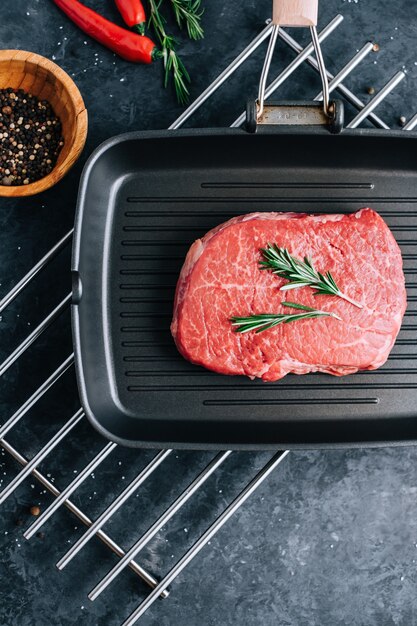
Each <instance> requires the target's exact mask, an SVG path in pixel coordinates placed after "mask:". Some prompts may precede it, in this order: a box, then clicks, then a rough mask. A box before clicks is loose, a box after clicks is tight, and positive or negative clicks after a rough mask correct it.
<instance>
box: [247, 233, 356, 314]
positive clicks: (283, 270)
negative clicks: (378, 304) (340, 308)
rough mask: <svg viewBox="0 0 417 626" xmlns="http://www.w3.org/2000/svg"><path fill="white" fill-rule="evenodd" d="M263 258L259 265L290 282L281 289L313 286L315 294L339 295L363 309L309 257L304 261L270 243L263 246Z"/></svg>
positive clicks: (329, 274)
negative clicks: (318, 268)
mask: <svg viewBox="0 0 417 626" xmlns="http://www.w3.org/2000/svg"><path fill="white" fill-rule="evenodd" d="M261 253H262V257H263V258H262V260H261V261H259V267H260V269H262V270H271V271H272V273H273V274H276V275H277V276H281V277H282V278H287V279H288V280H289V281H290V282H289V283H287V284H286V285H283V286H282V287H281V291H288V290H289V289H298V288H299V287H312V288H313V289H315V290H316V291H315V292H314V295H315V296H316V295H327V296H338V297H339V298H343V300H346V301H347V302H350V304H353V305H354V306H356V307H358V308H359V309H362V308H363V307H362V304H360V303H359V302H356V301H355V300H352V299H351V298H349V296H347V295H346V294H345V293H343V292H342V291H340V289H339V287H338V286H337V285H336V282H335V280H334V278H333V276H332V275H331V273H330V272H326V273H325V274H322V273H321V272H318V271H317V270H316V269H315V268H314V265H313V261H312V259H311V258H309V257H307V256H306V257H304V261H301V260H300V259H296V258H295V257H293V256H291V254H290V253H289V252H288V250H287V249H286V248H279V247H278V246H277V244H268V245H267V247H266V248H261Z"/></svg>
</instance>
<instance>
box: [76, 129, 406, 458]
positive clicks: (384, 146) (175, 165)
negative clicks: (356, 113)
mask: <svg viewBox="0 0 417 626" xmlns="http://www.w3.org/2000/svg"><path fill="white" fill-rule="evenodd" d="M416 148H417V134H415V133H412V132H408V133H403V132H402V131H398V132H395V131H388V132H387V131H380V130H368V129H356V130H348V129H347V130H344V131H343V132H342V133H341V134H340V135H330V134H329V133H328V132H327V131H326V130H324V129H322V128H313V129H309V130H308V131H306V130H304V129H298V128H295V129H294V128H293V129H288V128H285V127H281V128H279V130H277V129H274V128H271V127H269V128H260V129H259V131H258V132H257V133H256V134H249V133H246V132H245V131H244V130H240V129H221V130H219V129H214V130H212V129H198V130H181V131H160V132H136V133H129V134H126V135H121V136H119V137H116V138H113V139H111V140H108V141H107V142H105V143H104V144H102V146H100V147H99V148H98V149H97V150H96V152H95V153H94V154H93V155H92V157H90V159H89V162H88V163H87V165H86V167H85V170H84V173H83V176H82V181H81V186H80V193H79V199H78V208H77V216H76V224H75V237H74V248H73V262H72V271H73V286H74V288H73V305H72V321H73V335H74V344H75V355H76V369H77V377H78V384H79V389H80V395H81V400H82V403H83V406H84V409H85V411H86V414H87V416H88V417H89V419H90V421H91V422H92V423H93V425H94V426H95V427H96V428H97V429H98V430H99V431H100V432H101V433H102V434H104V435H105V436H106V437H108V438H109V439H111V440H113V441H116V442H119V443H121V444H124V445H129V446H136V447H155V446H169V447H171V446H173V447H177V448H181V447H186V448H205V449H208V448H213V449H219V448H221V447H227V448H230V449H246V448H250V449H266V448H270V449H276V448H278V447H281V446H285V447H290V448H291V447H298V446H302V447H319V446H328V447H329V446H330V447H332V446H340V445H361V444H364V445H378V444H384V443H387V442H390V443H391V444H393V443H394V444H395V443H406V442H410V443H411V442H415V441H416V440H417V420H416V417H417V416H416V413H417V409H416V399H417V392H416V390H417V338H416V330H417V266H416V260H417V241H416V228H417V171H416V170H417V160H416V157H415V155H416V154H417V150H416ZM365 206H370V207H371V208H373V209H375V210H376V211H377V212H379V213H380V214H381V216H382V217H383V218H384V219H385V220H386V222H387V223H388V225H389V227H390V228H391V230H392V231H393V233H394V236H395V237H396V239H397V241H398V243H399V245H400V247H401V250H402V254H403V260H404V270H405V276H406V282H407V300H408V306H407V311H406V314H405V317H404V322H403V326H402V329H401V331H400V334H399V336H398V339H397V342H396V344H395V346H394V349H393V351H392V354H391V356H390V358H389V360H388V362H387V363H386V364H385V365H384V366H383V367H382V368H381V369H379V370H376V371H365V372H360V373H357V374H354V375H350V376H346V377H343V378H337V377H333V376H329V375H325V374H309V375H304V376H297V375H288V376H286V377H285V378H284V379H282V380H280V381H278V382H276V383H263V382H262V381H258V380H257V381H250V380H248V379H246V378H244V377H228V376H221V375H217V374H215V373H213V372H209V371H207V370H205V369H203V368H201V367H197V366H194V365H192V364H190V363H188V362H187V361H185V360H184V359H183V358H182V357H181V356H180V354H179V353H178V352H177V350H176V347H175V344H174V341H173V339H172V337H171V334H170V331H169V326H170V322H171V317H172V308H173V297H174V292H175V285H176V281H177V279H178V275H179V272H180V269H181V266H182V263H183V261H184V258H185V255H186V253H187V250H188V248H189V246H190V245H191V243H192V242H193V241H194V240H195V239H197V238H198V237H201V236H203V235H204V234H205V233H206V232H207V231H208V230H210V229H211V228H213V227H214V226H216V225H218V224H219V223H221V222H224V221H226V220H227V219H229V218H230V217H233V216H235V215H240V214H243V213H250V212H253V211H261V212H263V211H296V212H306V213H326V212H328V213H340V212H342V213H343V212H352V211H356V210H358V209H360V208H362V207H365Z"/></svg>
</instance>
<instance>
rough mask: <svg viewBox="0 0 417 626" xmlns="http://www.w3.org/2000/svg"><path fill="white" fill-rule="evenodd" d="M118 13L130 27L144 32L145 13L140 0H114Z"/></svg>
mask: <svg viewBox="0 0 417 626" xmlns="http://www.w3.org/2000/svg"><path fill="white" fill-rule="evenodd" d="M115 2H116V6H117V8H118V9H119V13H120V15H121V16H122V18H123V19H124V21H125V23H126V24H127V25H128V26H130V28H136V30H137V31H138V32H139V34H140V35H144V34H145V26H146V13H145V9H144V8H143V4H142V2H141V1H140V0H115Z"/></svg>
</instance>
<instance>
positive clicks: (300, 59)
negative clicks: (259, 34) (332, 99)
mask: <svg viewBox="0 0 417 626" xmlns="http://www.w3.org/2000/svg"><path fill="white" fill-rule="evenodd" d="M341 22H343V15H336V17H334V18H333V19H332V21H331V22H329V23H328V24H327V26H325V27H324V28H323V30H322V31H321V33H319V35H318V40H319V42H320V43H321V42H322V41H324V40H325V39H326V38H327V37H328V36H329V35H330V34H331V33H332V32H333V31H334V30H335V29H336V28H337V27H338V26H339V24H340V23H341ZM282 32H283V29H282V28H281V29H280V30H279V35H280V36H281V33H282ZM297 45H298V44H297ZM299 47H300V51H299V54H298V55H297V56H296V58H295V59H293V60H292V61H291V63H289V65H287V67H286V68H285V69H284V70H283V71H282V72H281V74H279V76H277V78H276V79H275V80H274V81H273V82H272V83H271V84H270V85H269V87H267V89H266V90H265V98H269V97H270V96H271V95H272V94H273V93H274V91H275V90H276V89H278V87H279V86H280V85H282V84H283V83H284V82H285V81H286V80H287V79H288V78H289V77H290V76H291V75H292V74H293V72H295V70H296V69H297V68H298V67H299V66H300V65H301V64H302V63H304V61H305V60H306V59H307V58H308V56H309V55H310V54H311V53H312V52H313V51H314V45H313V43H310V44H308V46H306V47H305V48H304V49H303V48H302V47H301V46H299ZM317 67H318V66H317ZM332 78H333V77H332ZM245 118H246V113H242V114H241V115H239V117H238V118H236V119H235V121H234V122H233V124H232V125H231V126H232V128H237V127H238V126H240V125H241V124H242V123H243V122H244V121H245Z"/></svg>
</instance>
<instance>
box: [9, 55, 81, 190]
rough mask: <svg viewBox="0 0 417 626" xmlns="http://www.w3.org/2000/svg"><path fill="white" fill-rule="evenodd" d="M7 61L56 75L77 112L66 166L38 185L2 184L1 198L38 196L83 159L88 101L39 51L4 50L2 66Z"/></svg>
mask: <svg viewBox="0 0 417 626" xmlns="http://www.w3.org/2000/svg"><path fill="white" fill-rule="evenodd" d="M5 61H24V62H32V63H34V64H35V65H39V66H40V67H42V68H44V69H45V70H46V71H47V72H50V73H51V74H53V75H54V76H55V77H56V78H57V79H58V80H59V81H60V82H61V83H62V84H63V85H64V88H65V89H66V91H67V92H68V94H69V96H70V98H71V101H72V103H73V105H74V109H75V121H74V126H75V134H74V141H73V143H72V146H71V148H70V150H69V152H68V154H67V156H66V157H65V159H64V160H63V161H62V163H60V164H59V165H56V166H55V167H54V169H53V170H52V171H51V172H50V173H49V174H48V175H47V176H44V177H43V178H40V179H39V180H37V181H36V182H34V183H30V184H29V185H14V186H10V187H9V186H7V185H0V196H3V197H23V196H33V195H34V194H37V193H40V192H41V191H45V190H46V189H49V188H50V187H52V186H53V185H55V183H57V182H58V181H60V180H61V178H63V176H65V174H66V173H67V172H68V170H69V169H70V168H71V167H72V165H73V164H74V163H75V162H76V160H77V159H78V157H79V156H80V154H81V152H82V150H83V148H84V145H85V141H86V139H87V128H88V115H87V109H86V108H85V104H84V100H83V97H82V95H81V93H80V90H79V89H78V87H77V85H76V84H75V83H74V81H73V80H72V78H71V77H70V76H69V75H68V74H67V72H66V71H65V70H63V69H62V68H61V67H59V65H57V64H56V63H54V62H53V61H51V60H50V59H47V58H46V57H43V56H42V55H40V54H36V53H35V52H28V51H26V50H0V63H3V62H5Z"/></svg>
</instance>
